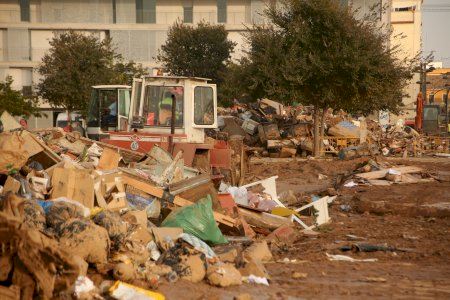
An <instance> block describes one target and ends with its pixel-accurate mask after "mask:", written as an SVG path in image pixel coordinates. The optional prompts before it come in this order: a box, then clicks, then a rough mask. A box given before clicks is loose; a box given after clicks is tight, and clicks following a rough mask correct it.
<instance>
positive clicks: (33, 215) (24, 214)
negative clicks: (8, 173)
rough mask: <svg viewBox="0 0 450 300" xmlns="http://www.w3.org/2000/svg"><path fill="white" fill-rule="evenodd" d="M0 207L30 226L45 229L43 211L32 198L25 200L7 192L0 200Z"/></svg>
mask: <svg viewBox="0 0 450 300" xmlns="http://www.w3.org/2000/svg"><path fill="white" fill-rule="evenodd" d="M0 209H1V211H3V212H4V213H6V214H8V215H10V216H14V217H17V218H19V219H20V220H22V221H23V223H24V224H25V225H26V226H28V227H30V228H33V229H37V230H40V231H44V230H45V223H46V221H45V212H44V210H43V209H42V207H41V206H40V205H39V204H38V203H37V202H36V201H34V200H26V199H24V198H21V197H19V196H16V195H14V194H12V193H9V194H8V195H7V196H6V197H5V199H4V200H3V201H0Z"/></svg>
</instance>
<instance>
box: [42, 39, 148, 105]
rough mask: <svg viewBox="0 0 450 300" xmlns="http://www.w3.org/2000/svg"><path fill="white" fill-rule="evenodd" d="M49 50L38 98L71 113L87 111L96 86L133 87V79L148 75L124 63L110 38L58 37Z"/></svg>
mask: <svg viewBox="0 0 450 300" xmlns="http://www.w3.org/2000/svg"><path fill="white" fill-rule="evenodd" d="M50 46H51V47H50V50H49V52H48V53H46V54H45V56H44V57H43V59H42V63H41V64H40V65H39V67H38V72H39V74H40V75H42V76H43V79H42V80H41V82H40V83H39V84H38V86H37V91H38V95H39V96H41V97H42V98H44V99H46V101H48V102H49V103H50V104H51V105H52V106H60V107H64V108H65V109H67V110H69V111H75V110H80V111H84V112H85V111H86V109H87V106H88V102H89V99H90V95H91V87H92V86H93V85H97V84H130V83H131V81H132V78H133V76H134V75H141V74H143V73H145V70H144V69H143V68H142V66H140V65H136V64H135V63H134V62H124V61H123V58H122V56H121V55H120V54H117V53H116V52H115V49H114V46H113V42H112V40H111V39H109V38H106V39H103V40H100V39H99V38H97V37H95V36H94V35H85V34H81V33H77V32H74V31H68V32H63V33H61V34H55V36H54V37H53V39H52V40H51V41H50Z"/></svg>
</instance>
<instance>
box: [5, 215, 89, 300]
mask: <svg viewBox="0 0 450 300" xmlns="http://www.w3.org/2000/svg"><path fill="white" fill-rule="evenodd" d="M22 225H23V223H22V221H21V220H20V218H17V217H14V216H10V215H7V214H5V213H3V212H0V241H1V244H0V246H1V249H3V251H2V252H1V256H0V257H1V260H0V261H1V266H2V271H1V272H0V274H1V275H2V278H4V277H5V274H8V275H7V276H8V277H10V276H11V277H10V278H12V282H13V284H14V285H17V286H19V287H20V290H21V299H33V298H40V299H51V298H53V296H54V295H56V294H58V293H59V292H61V291H65V290H67V289H69V288H70V287H71V286H72V284H73V283H74V282H75V280H76V279H77V277H78V276H79V275H85V274H86V270H87V264H86V262H84V261H83V260H81V259H80V258H79V257H78V256H75V255H71V254H69V253H68V252H67V251H66V249H65V248H64V247H62V246H61V245H58V243H57V242H56V241H55V240H52V239H50V238H48V237H47V236H45V235H44V234H42V233H40V232H39V231H37V230H35V229H32V228H29V227H27V226H22ZM5 257H7V258H6V259H5ZM11 263H12V264H11ZM27 297H28V298H27Z"/></svg>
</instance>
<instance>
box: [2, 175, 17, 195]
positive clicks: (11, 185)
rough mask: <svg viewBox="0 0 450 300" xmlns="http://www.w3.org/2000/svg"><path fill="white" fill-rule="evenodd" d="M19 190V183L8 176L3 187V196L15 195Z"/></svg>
mask: <svg viewBox="0 0 450 300" xmlns="http://www.w3.org/2000/svg"><path fill="white" fill-rule="evenodd" d="M19 189H20V181H19V180H16V179H14V178H12V177H11V176H8V178H6V182H5V185H4V186H3V195H5V194H6V193H7V192H12V193H14V194H16V193H17V192H18V191H19Z"/></svg>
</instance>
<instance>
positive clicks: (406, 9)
mask: <svg viewBox="0 0 450 300" xmlns="http://www.w3.org/2000/svg"><path fill="white" fill-rule="evenodd" d="M391 24H392V28H393V31H394V32H393V33H394V34H393V37H392V40H391V44H392V45H399V46H400V50H401V53H400V54H399V55H400V57H401V58H404V57H408V58H413V57H415V56H416V55H417V54H419V53H420V52H421V50H422V0H393V1H392V11H391ZM399 35H401V36H402V37H401V38H399V37H396V36H399ZM419 80H420V75H419V74H418V73H417V74H415V75H414V77H413V79H412V80H411V81H410V83H409V84H408V86H407V87H406V90H405V92H406V93H407V94H408V95H409V96H408V97H405V98H404V99H403V103H404V104H405V108H404V113H403V114H402V115H401V117H402V118H404V119H414V118H415V116H416V99H417V94H418V93H419V91H420V86H419V84H417V81H419Z"/></svg>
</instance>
